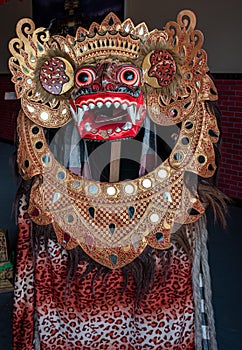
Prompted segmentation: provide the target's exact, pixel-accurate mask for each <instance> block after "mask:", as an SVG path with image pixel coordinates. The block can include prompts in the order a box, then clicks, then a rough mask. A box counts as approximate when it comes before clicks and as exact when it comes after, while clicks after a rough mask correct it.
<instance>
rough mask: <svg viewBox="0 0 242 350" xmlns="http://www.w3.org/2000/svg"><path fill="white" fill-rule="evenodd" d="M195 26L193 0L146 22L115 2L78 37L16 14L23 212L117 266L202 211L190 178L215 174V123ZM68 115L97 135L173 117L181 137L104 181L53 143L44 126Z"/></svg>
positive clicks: (135, 130) (121, 135)
mask: <svg viewBox="0 0 242 350" xmlns="http://www.w3.org/2000/svg"><path fill="white" fill-rule="evenodd" d="M195 26H196V18H195V15H194V14H193V13H192V12H191V11H182V12H180V13H179V14H178V17H177V21H176V22H168V23H167V24H166V25H165V27H164V30H158V29H155V30H153V31H151V32H150V31H149V30H148V28H147V26H146V24H144V23H141V24H138V25H137V26H135V25H134V24H133V22H132V21H131V20H130V19H126V20H125V21H124V22H121V21H120V20H119V19H118V18H117V16H116V15H115V14H113V13H110V14H109V15H108V16H107V17H106V18H105V19H104V20H103V22H102V23H101V24H100V25H99V24H97V23H93V24H92V25H91V26H90V28H89V30H87V29H85V28H82V27H79V28H78V30H77V32H76V35H75V37H73V36H71V35H67V36H66V37H63V36H61V35H53V36H51V35H50V32H49V31H48V30H47V29H45V28H37V29H36V28H35V26H34V23H33V21H32V20H30V19H22V20H20V21H19V23H18V24H17V30H16V31H17V36H18V37H17V38H15V39H12V40H11V42H10V44H9V47H10V51H11V53H12V55H13V57H11V58H10V60H9V67H10V70H11V73H12V75H13V78H12V81H13V82H14V84H15V89H16V94H17V97H18V98H20V99H21V106H22V110H21V111H20V113H19V117H18V136H19V147H18V166H19V169H20V172H21V175H22V177H23V179H25V180H28V179H33V184H32V188H31V194H30V200H29V207H28V213H29V215H30V218H31V219H32V220H33V221H34V222H35V223H36V224H38V225H48V224H52V225H53V228H54V230H55V233H56V236H57V239H58V241H59V243H60V244H61V245H62V246H63V247H64V248H65V249H67V250H71V249H74V248H75V247H77V246H81V248H82V249H83V250H84V251H85V252H86V253H87V254H88V255H89V256H90V257H91V258H92V259H93V260H95V261H96V262H98V263H99V264H101V265H103V266H106V267H108V268H110V269H115V268H121V267H123V266H125V265H127V264H129V263H131V262H132V261H133V260H134V259H135V258H136V257H138V256H139V255H140V254H141V253H142V252H143V251H144V249H145V247H146V246H150V247H153V248H156V249H158V250H165V249H168V248H169V247H170V234H171V233H174V234H175V232H176V230H177V228H178V227H180V226H181V225H185V224H188V223H191V222H195V221H196V220H198V219H199V218H200V217H201V216H202V215H203V214H204V212H205V207H206V203H202V202H201V198H199V192H198V191H197V186H194V183H193V184H192V185H189V183H188V182H187V181H186V179H187V178H188V177H187V174H195V175H196V176H197V179H211V178H213V176H214V174H215V171H216V164H215V152H214V144H215V143H217V142H218V139H219V129H218V126H217V121H216V117H215V115H214V112H213V109H212V108H211V107H210V106H209V104H208V102H209V101H216V100H217V92H216V88H215V86H214V84H213V81H212V80H211V78H210V77H209V75H208V67H207V56H206V52H205V51H204V50H203V49H202V44H203V35H202V33H201V32H200V31H199V30H197V29H195ZM71 123H74V124H75V126H76V128H77V130H78V132H79V136H80V138H81V139H86V140H91V141H99V142H100V141H101V142H103V141H113V142H118V141H119V140H124V141H123V142H125V140H126V139H130V138H134V139H135V138H136V137H137V136H138V135H139V133H140V131H141V129H142V128H147V125H150V123H152V125H154V126H157V128H159V130H160V128H165V129H166V128H170V127H171V128H172V127H174V128H175V130H176V133H175V134H174V135H173V140H174V141H175V142H174V144H173V145H172V147H171V146H170V145H169V146H170V148H171V149H170V152H169V154H168V156H167V157H166V159H162V161H161V162H159V164H158V165H157V166H156V167H154V168H153V169H152V170H151V171H149V172H148V171H146V172H143V173H142V172H141V174H140V176H138V177H137V178H135V179H128V180H123V181H116V182H108V181H106V182H101V181H97V180H92V179H91V178H90V177H85V176H81V175H80V174H79V173H77V172H75V171H72V170H71V167H69V168H68V167H67V166H64V165H63V164H61V162H59V161H58V160H57V158H56V157H55V155H54V153H53V152H52V150H51V149H50V147H49V144H48V142H47V140H46V134H47V131H48V130H53V129H56V130H61V129H62V128H65V127H66V126H68V125H70V124H71ZM167 130H168V129H167ZM58 132H59V131H58ZM59 151H60V149H59ZM158 151H159V150H158ZM199 181H200V180H199ZM196 184H197V183H196Z"/></svg>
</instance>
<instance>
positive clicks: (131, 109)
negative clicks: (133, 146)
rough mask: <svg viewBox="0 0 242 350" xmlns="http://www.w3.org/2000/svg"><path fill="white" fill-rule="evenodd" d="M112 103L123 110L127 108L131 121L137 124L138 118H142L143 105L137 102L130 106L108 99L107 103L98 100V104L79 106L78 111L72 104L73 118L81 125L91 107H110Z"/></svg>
mask: <svg viewBox="0 0 242 350" xmlns="http://www.w3.org/2000/svg"><path fill="white" fill-rule="evenodd" d="M112 104H113V105H114V107H115V108H119V107H121V108H122V109H123V110H127V111H128V113H129V116H130V118H131V121H132V123H133V124H134V125H135V124H136V120H140V112H141V110H142V108H141V106H139V107H138V106H137V104H132V105H130V106H128V104H127V103H120V102H114V103H112V102H110V101H107V102H106V103H102V102H97V103H96V104H94V103H92V102H91V103H89V105H85V104H83V105H82V107H77V111H76V112H75V111H74V109H73V108H72V106H70V109H71V112H72V115H73V118H74V119H75V121H76V122H77V124H78V126H79V125H80V124H81V122H82V120H83V116H84V113H85V112H87V111H88V110H90V109H91V110H92V109H94V108H96V107H98V108H102V107H103V106H106V107H107V108H110V107H111V105H112Z"/></svg>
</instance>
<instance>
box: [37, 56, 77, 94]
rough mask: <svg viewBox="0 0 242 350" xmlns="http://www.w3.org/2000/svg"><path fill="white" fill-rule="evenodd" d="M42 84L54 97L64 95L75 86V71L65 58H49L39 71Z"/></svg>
mask: <svg viewBox="0 0 242 350" xmlns="http://www.w3.org/2000/svg"><path fill="white" fill-rule="evenodd" d="M39 80H40V84H41V86H42V87H43V89H44V90H45V91H47V92H48V93H50V94H52V95H62V94H64V93H66V92H67V91H69V90H70V89H71V88H72V87H73V85H74V69H73V67H72V65H71V64H70V62H69V61H68V60H67V59H65V58H63V57H49V58H46V60H45V61H44V62H43V64H42V65H41V67H40V70H39Z"/></svg>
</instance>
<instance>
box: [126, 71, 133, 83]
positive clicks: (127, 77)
mask: <svg viewBox="0 0 242 350" xmlns="http://www.w3.org/2000/svg"><path fill="white" fill-rule="evenodd" d="M124 79H125V80H127V81H131V80H133V79H134V72H132V71H131V70H128V71H127V72H125V73H124Z"/></svg>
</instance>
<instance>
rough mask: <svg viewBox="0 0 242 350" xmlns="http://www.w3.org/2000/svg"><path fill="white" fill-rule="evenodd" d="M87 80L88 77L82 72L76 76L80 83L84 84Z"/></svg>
mask: <svg viewBox="0 0 242 350" xmlns="http://www.w3.org/2000/svg"><path fill="white" fill-rule="evenodd" d="M88 79H89V75H88V74H87V73H84V72H83V73H80V74H79V75H78V80H79V82H80V83H86V82H87V81H88Z"/></svg>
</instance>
